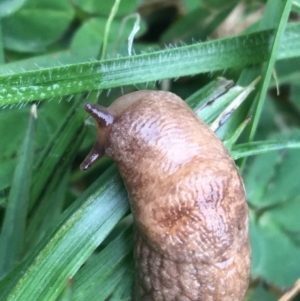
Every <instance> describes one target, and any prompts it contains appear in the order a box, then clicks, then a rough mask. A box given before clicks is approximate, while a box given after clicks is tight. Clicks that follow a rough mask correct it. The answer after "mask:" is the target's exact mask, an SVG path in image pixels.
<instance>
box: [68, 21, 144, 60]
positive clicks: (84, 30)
mask: <svg viewBox="0 0 300 301" xmlns="http://www.w3.org/2000/svg"><path fill="white" fill-rule="evenodd" d="M106 21H107V20H106V18H101V17H97V18H91V19H89V20H87V21H86V22H85V23H83V25H82V26H81V27H80V28H79V29H78V31H77V32H76V33H75V35H74V37H73V40H72V44H71V51H73V53H75V54H76V53H79V54H80V53H81V52H84V53H85V55H86V56H89V57H90V58H97V56H98V54H99V52H100V49H101V44H102V42H103V39H104V30H105V25H106ZM133 26H134V20H129V21H128V22H126V23H123V22H122V21H121V20H114V21H113V22H112V23H111V26H110V29H109V35H108V41H107V42H108V44H109V49H110V53H109V55H110V57H113V56H114V53H115V54H117V53H119V52H120V51H119V49H118V47H119V46H120V45H123V44H124V42H125V43H127V39H128V37H129V35H130V32H131V31H132V28H133ZM140 26H141V28H142V29H141V30H140V31H139V32H138V35H140V34H141V33H143V31H144V30H145V25H144V24H143V23H142V24H141V25H140Z"/></svg>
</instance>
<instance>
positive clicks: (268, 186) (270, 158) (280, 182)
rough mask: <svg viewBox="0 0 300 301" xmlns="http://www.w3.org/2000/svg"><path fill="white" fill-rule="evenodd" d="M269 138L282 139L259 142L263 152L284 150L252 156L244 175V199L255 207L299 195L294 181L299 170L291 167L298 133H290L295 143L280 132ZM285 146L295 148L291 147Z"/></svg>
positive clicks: (294, 160) (297, 145) (298, 136)
mask: <svg viewBox="0 0 300 301" xmlns="http://www.w3.org/2000/svg"><path fill="white" fill-rule="evenodd" d="M272 138H273V139H274V138H276V140H277V141H280V140H281V141H282V142H281V143H280V142H277V143H276V142H275V143H274V142H273V143H272V142H268V141H266V142H263V143H261V142H260V143H258V144H261V148H264V151H270V150H272V149H273V150H276V149H277V150H283V149H285V150H283V151H281V152H278V151H277V152H276V151H275V152H270V153H268V154H263V155H260V156H257V157H255V158H254V160H253V162H251V166H250V167H249V168H248V170H247V173H246V174H245V184H246V188H247V189H246V190H247V194H248V201H249V202H250V203H251V204H252V205H253V206H255V207H256V208H264V207H268V206H274V205H278V204H280V203H282V202H285V201H286V200H289V199H292V198H295V197H296V196H298V195H299V194H300V187H299V185H298V181H297V179H298V176H299V171H298V169H297V168H293V166H297V165H298V159H299V154H300V150H299V146H300V143H299V140H300V139H299V138H300V135H299V132H298V131H294V132H293V133H292V134H291V135H290V140H292V139H293V138H294V139H297V140H298V142H297V141H295V142H293V141H289V140H288V139H287V137H286V136H285V135H282V134H281V135H274V136H273V137H272ZM268 144H269V145H268ZM238 147H239V146H237V148H238ZM246 147H247V146H246ZM288 148H298V149H294V150H292V149H288ZM234 156H235V155H234V153H233V157H234Z"/></svg>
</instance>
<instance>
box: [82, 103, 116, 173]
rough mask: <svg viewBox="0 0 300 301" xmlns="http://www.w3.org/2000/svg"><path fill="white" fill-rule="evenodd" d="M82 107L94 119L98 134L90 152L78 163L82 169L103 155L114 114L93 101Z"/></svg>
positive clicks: (87, 167) (85, 168)
mask: <svg viewBox="0 0 300 301" xmlns="http://www.w3.org/2000/svg"><path fill="white" fill-rule="evenodd" d="M84 109H85V110H86V111H87V112H88V113H89V114H90V115H91V116H92V117H93V118H94V119H95V121H96V124H97V136H98V137H97V141H96V143H95V144H94V146H93V148H92V149H91V151H90V153H89V154H88V156H87V157H86V158H85V160H84V161H83V162H82V163H81V165H80V168H81V169H82V170H87V169H89V168H90V167H91V166H93V165H94V164H95V163H96V162H97V161H98V160H99V159H101V158H102V157H103V156H104V155H105V146H106V145H107V140H108V137H109V134H110V129H111V125H112V123H113V121H114V119H115V116H114V115H113V114H112V113H111V112H110V111H109V109H107V108H105V107H102V106H99V105H97V104H94V103H89V102H88V103H86V104H85V105H84Z"/></svg>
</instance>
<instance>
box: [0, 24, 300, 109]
mask: <svg viewBox="0 0 300 301" xmlns="http://www.w3.org/2000/svg"><path fill="white" fill-rule="evenodd" d="M273 40H274V30H267V31H261V32H256V33H253V34H250V35H241V36H237V37H231V38H225V39H220V40H215V41H209V42H205V43H199V44H195V45H190V46H183V47H176V48H173V49H166V50H162V51H158V52H154V53H149V54H140V55H136V56H132V57H124V58H120V59H114V60H107V61H102V62H99V61H97V62H92V63H82V64H76V65H69V66H63V67H54V68H46V69H41V70H35V71H27V72H21V73H18V72H17V73H14V74H6V75H2V76H0V105H7V104H13V103H20V102H24V101H30V100H35V99H40V100H43V99H47V98H52V97H55V96H63V95H70V94H75V93H80V92H84V91H91V90H101V89H110V88H114V87H120V86H125V85H131V84H139V83H146V82H149V81H155V80H160V79H164V78H176V77H180V76H186V75H193V74H199V73H203V72H213V71H216V70H221V69H228V68H240V67H245V66H248V65H252V64H257V63H261V62H264V61H266V60H267V59H268V58H269V55H270V48H271V45H272V41H273ZM220 49H221V51H220ZM299 54H300V23H294V24H291V25H289V26H288V28H287V30H286V31H285V32H284V34H283V36H282V39H281V43H280V45H279V49H278V58H279V59H283V58H290V57H291V56H295V55H299Z"/></svg>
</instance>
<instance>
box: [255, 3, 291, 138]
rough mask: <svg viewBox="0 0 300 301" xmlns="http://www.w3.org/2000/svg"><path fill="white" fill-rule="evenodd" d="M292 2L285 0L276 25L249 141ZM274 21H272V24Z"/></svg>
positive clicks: (278, 4) (256, 122)
mask: <svg viewBox="0 0 300 301" xmlns="http://www.w3.org/2000/svg"><path fill="white" fill-rule="evenodd" d="M292 2H293V1H292V0H286V1H285V2H284V4H283V11H282V15H281V16H280V22H279V24H278V27H277V29H276V32H275V35H274V42H273V43H272V47H271V51H270V54H269V56H270V57H269V59H268V62H267V68H266V71H265V74H264V76H263V82H262V86H261V89H260V91H259V95H258V104H257V107H256V110H255V114H254V118H253V123H252V128H251V132H250V140H253V138H254V135H255V132H256V129H257V125H258V121H259V119H260V115H261V112H262V107H263V104H264V99H265V97H266V93H267V90H268V86H269V83H270V79H271V75H272V72H273V68H274V64H275V61H276V58H277V53H278V50H279V49H280V44H283V43H282V42H283V40H284V39H283V33H284V29H285V27H286V24H287V21H288V17H289V13H290V10H291V6H292ZM280 4H281V1H278V3H274V1H273V0H272V1H269V6H270V7H279V8H280ZM275 21H276V20H274V22H275ZM283 45H284V44H283Z"/></svg>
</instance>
